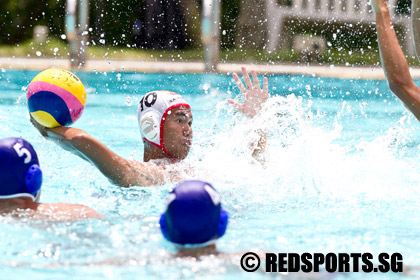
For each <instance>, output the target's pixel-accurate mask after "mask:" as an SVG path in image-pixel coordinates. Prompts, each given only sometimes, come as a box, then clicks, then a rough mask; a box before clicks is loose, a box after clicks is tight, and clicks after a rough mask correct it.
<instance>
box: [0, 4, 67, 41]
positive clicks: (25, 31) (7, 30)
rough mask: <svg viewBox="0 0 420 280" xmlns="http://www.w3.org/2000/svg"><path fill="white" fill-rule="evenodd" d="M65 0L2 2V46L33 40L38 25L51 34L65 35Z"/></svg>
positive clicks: (0, 25)
mask: <svg viewBox="0 0 420 280" xmlns="http://www.w3.org/2000/svg"><path fill="white" fill-rule="evenodd" d="M64 1H65V0H1V2H0V44H17V43H21V42H23V41H25V40H27V39H29V38H32V34H33V28H34V26H36V25H46V26H48V27H49V30H50V33H52V34H54V35H59V34H63V33H64V13H65V10H64V7H65V6H64Z"/></svg>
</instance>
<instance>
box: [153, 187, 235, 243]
mask: <svg viewBox="0 0 420 280" xmlns="http://www.w3.org/2000/svg"><path fill="white" fill-rule="evenodd" d="M227 223H228V214H227V212H226V211H225V210H224V209H223V208H222V206H221V203H220V194H219V193H218V192H217V191H216V190H215V189H214V188H213V187H212V186H211V185H210V184H209V183H206V182H203V181H199V180H190V181H184V182H182V183H180V184H178V185H177V186H176V187H175V188H174V189H173V191H172V192H171V193H170V194H169V195H168V199H167V208H166V211H165V213H164V214H162V216H161V218H160V228H161V230H162V233H163V236H164V237H165V238H166V239H167V240H169V241H171V242H173V243H177V244H181V245H185V244H201V243H205V242H208V241H210V240H213V239H217V238H219V237H222V236H223V234H225V231H226V227H227Z"/></svg>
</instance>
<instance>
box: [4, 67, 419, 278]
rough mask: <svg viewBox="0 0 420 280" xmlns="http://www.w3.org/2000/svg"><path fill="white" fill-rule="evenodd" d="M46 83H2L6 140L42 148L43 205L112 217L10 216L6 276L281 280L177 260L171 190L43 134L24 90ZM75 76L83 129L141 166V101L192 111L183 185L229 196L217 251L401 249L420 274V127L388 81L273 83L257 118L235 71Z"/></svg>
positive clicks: (24, 79) (284, 79) (23, 78)
mask: <svg viewBox="0 0 420 280" xmlns="http://www.w3.org/2000/svg"><path fill="white" fill-rule="evenodd" d="M36 74H37V72H33V71H9V70H4V69H3V71H2V72H1V73H0V138H4V137H12V136H13V137H24V138H25V139H27V140H29V141H30V142H31V143H32V144H33V146H34V147H35V149H36V150H37V152H38V154H39V158H40V162H41V167H42V169H43V172H44V174H45V180H44V184H43V188H42V190H43V192H42V197H41V202H68V203H78V204H84V205H87V206H89V207H92V208H94V209H95V210H97V211H98V212H100V213H102V214H104V215H105V216H106V218H105V219H102V220H89V221H80V222H73V223H51V222H45V221H30V220H14V219H12V218H8V217H3V218H0V244H1V245H0V250H1V252H0V275H1V276H0V277H5V278H4V279H12V278H13V279H28V278H30V279H47V278H49V279H51V278H54V279H67V278H68V277H71V278H75V279H107V278H115V279H180V278H192V277H195V276H200V277H202V278H209V279H210V278H211V279H214V278H216V279H226V278H230V279H244V277H246V278H247V279H249V278H260V277H261V278H262V277H269V275H264V274H262V273H258V272H256V273H251V274H250V273H245V272H243V271H242V270H241V268H240V266H239V263H238V262H237V263H235V261H233V263H229V262H228V261H226V260H220V259H217V258H209V259H205V260H202V261H198V260H182V259H174V258H173V257H172V255H173V254H174V253H175V252H176V248H175V247H174V246H172V245H171V244H169V243H168V242H166V241H165V240H164V239H163V237H162V235H161V233H160V230H159V225H158V219H159V215H160V213H161V212H162V211H163V209H164V199H165V197H166V195H167V193H168V192H169V191H170V190H171V188H172V185H171V184H166V185H164V186H159V187H154V188H140V187H133V188H130V189H120V188H119V187H116V186H114V185H112V184H110V183H109V182H108V181H107V179H106V178H104V176H103V175H102V174H101V173H100V172H99V171H97V170H96V169H95V168H94V167H93V166H91V165H90V164H89V163H87V162H85V161H83V160H82V159H80V158H78V157H77V156H75V155H72V154H71V153H69V152H66V151H64V150H62V149H61V148H60V147H58V146H57V145H55V144H54V143H52V142H49V141H47V140H45V139H44V138H42V137H41V136H40V135H39V134H38V132H37V131H36V130H35V129H34V128H33V127H32V126H31V124H30V122H29V117H28V110H27V107H26V106H27V105H26V89H27V86H28V84H29V82H30V81H31V80H32V78H33V77H35V75H36ZM77 75H78V76H79V77H80V78H81V80H82V81H83V82H84V84H85V87H86V89H87V92H88V102H87V106H86V109H85V112H84V114H83V116H82V117H81V119H79V120H78V121H77V122H76V123H75V124H74V125H73V126H74V127H77V128H81V129H83V130H86V131H87V132H89V133H90V134H91V135H93V136H94V137H96V138H98V139H99V140H100V141H102V142H103V143H104V144H105V145H107V146H108V147H110V148H111V149H112V150H113V151H115V152H116V153H118V154H120V155H121V156H123V157H125V158H133V159H136V160H139V161H141V160H142V157H143V144H142V142H141V140H140V133H139V129H138V125H137V119H136V111H137V103H138V101H139V100H140V98H141V96H142V94H144V93H146V92H148V91H151V90H155V89H168V90H173V91H176V92H179V93H181V94H182V95H183V96H184V97H185V99H186V100H187V101H188V102H190V104H191V105H192V112H193V115H194V123H193V129H194V144H193V149H192V152H191V154H190V155H189V157H188V159H187V160H186V161H185V163H182V164H179V165H178V166H177V168H178V169H179V170H183V169H188V170H187V171H186V172H185V178H189V177H193V178H198V179H204V180H208V181H210V182H211V183H213V185H214V186H215V187H216V188H217V189H218V190H219V192H220V193H221V194H222V203H223V206H224V207H225V208H226V209H227V210H228V212H229V214H230V223H229V228H228V231H227V233H226V235H225V236H224V237H223V238H221V239H220V240H219V241H218V242H217V246H218V248H219V250H221V251H223V252H232V253H234V252H243V251H249V250H254V251H266V252H297V253H303V252H321V253H328V252H334V253H340V252H343V253H352V252H371V253H373V254H374V255H376V254H378V253H380V252H388V253H393V252H399V253H401V254H402V255H403V257H404V263H405V264H409V265H418V264H420V261H419V251H420V245H419V244H420V234H419V233H420V224H419V214H418V213H419V211H418V209H420V202H419V201H420V200H419V197H420V194H419V191H420V158H419V149H420V133H419V130H418V128H419V126H420V124H419V123H418V121H417V120H416V119H415V118H413V117H412V116H411V114H409V113H408V112H407V111H406V109H405V108H404V106H403V105H402V104H401V103H400V102H399V101H398V100H397V99H396V98H395V97H394V96H393V95H392V94H391V93H390V91H389V89H388V87H387V84H386V82H385V81H364V80H341V79H327V78H315V77H306V76H288V75H282V76H270V77H269V88H270V93H271V99H270V100H269V102H268V103H267V104H266V107H265V108H264V112H263V114H262V115H261V116H259V117H258V118H257V119H254V120H251V119H246V118H244V117H242V116H241V115H239V114H237V113H235V112H234V110H232V108H230V107H229V105H228V104H227V103H226V102H225V99H226V98H235V97H236V98H238V99H240V96H239V91H238V89H237V88H236V86H235V83H234V81H233V79H232V78H231V77H230V76H228V75H216V74H214V75H213V74H173V75H172V74H138V73H111V72H108V73H100V72H98V73H86V72H78V73H77ZM259 127H263V128H265V129H267V131H268V135H269V140H268V148H267V157H266V164H265V166H261V165H260V164H259V163H257V162H255V160H254V159H253V158H252V157H251V154H250V150H249V143H252V141H253V139H255V137H256V129H257V128H259ZM191 169H193V170H191ZM276 276H277V277H278V276H279V275H271V277H276ZM383 277H384V275H382V274H379V273H376V274H374V273H372V274H363V273H355V274H350V275H338V276H336V278H337V279H340V278H345V279H348V278H350V279H366V278H369V279H382V278H383ZM386 277H387V278H389V277H395V278H401V277H403V276H397V275H393V274H388V275H386Z"/></svg>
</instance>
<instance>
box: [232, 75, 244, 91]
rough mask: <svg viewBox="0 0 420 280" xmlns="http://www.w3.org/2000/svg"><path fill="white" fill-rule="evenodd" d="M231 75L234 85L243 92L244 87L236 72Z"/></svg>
mask: <svg viewBox="0 0 420 280" xmlns="http://www.w3.org/2000/svg"><path fill="white" fill-rule="evenodd" d="M232 76H233V79H234V80H235V82H236V85H237V86H238V88H239V90H240V91H241V92H245V91H246V87H245V86H244V84H243V83H242V82H241V79H239V77H238V75H237V74H236V73H233V74H232Z"/></svg>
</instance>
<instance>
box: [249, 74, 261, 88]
mask: <svg viewBox="0 0 420 280" xmlns="http://www.w3.org/2000/svg"><path fill="white" fill-rule="evenodd" d="M251 75H252V81H253V82H254V87H256V88H258V89H259V90H260V89H261V86H260V82H259V81H258V77H257V72H255V70H252V71H251Z"/></svg>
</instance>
